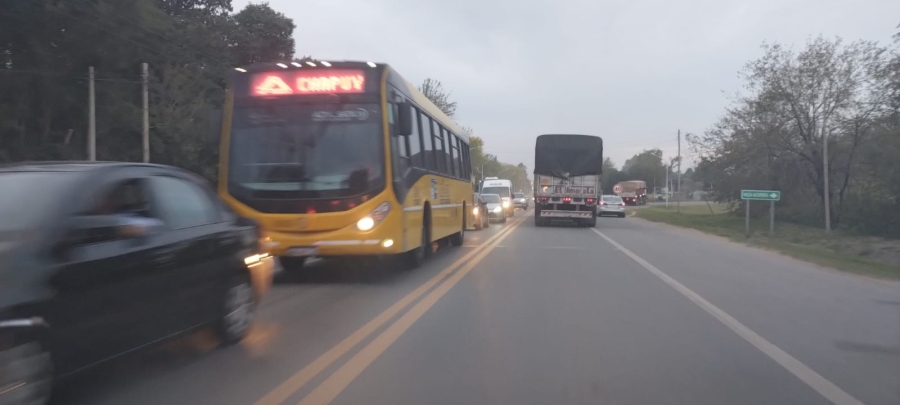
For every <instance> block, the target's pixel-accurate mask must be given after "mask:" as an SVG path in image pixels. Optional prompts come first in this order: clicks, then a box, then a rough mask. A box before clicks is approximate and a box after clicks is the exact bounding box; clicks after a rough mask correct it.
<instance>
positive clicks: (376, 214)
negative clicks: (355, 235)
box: [356, 202, 391, 231]
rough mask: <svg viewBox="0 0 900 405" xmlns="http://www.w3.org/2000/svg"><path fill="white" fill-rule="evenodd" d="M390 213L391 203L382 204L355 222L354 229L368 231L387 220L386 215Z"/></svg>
mask: <svg viewBox="0 0 900 405" xmlns="http://www.w3.org/2000/svg"><path fill="white" fill-rule="evenodd" d="M389 212H391V203H387V202H386V203H382V204H381V205H379V206H378V208H375V210H374V211H372V212H371V213H370V214H369V215H367V216H365V217H363V218H362V219H360V220H359V221H356V229H359V230H360V231H368V230H371V229H372V228H374V227H375V225H378V224H379V223H380V222H381V221H383V220H384V219H385V218H387V214H388V213H389Z"/></svg>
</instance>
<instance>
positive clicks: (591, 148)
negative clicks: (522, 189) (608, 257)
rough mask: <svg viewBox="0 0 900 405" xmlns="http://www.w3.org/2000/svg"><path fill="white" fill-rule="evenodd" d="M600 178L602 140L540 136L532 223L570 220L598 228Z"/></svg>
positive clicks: (553, 135) (547, 223)
mask: <svg viewBox="0 0 900 405" xmlns="http://www.w3.org/2000/svg"><path fill="white" fill-rule="evenodd" d="M602 174H603V139H602V138H600V137H598V136H592V135H556V134H548V135H540V136H538V137H537V142H536V143H535V149H534V203H535V210H534V222H535V225H537V226H544V225H549V224H550V221H551V220H552V219H570V220H573V221H575V222H576V223H578V224H579V225H581V226H591V227H593V226H595V225H596V224H597V204H598V203H599V201H600V195H601V193H602V190H601V177H602Z"/></svg>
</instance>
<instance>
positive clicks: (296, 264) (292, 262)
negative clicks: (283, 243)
mask: <svg viewBox="0 0 900 405" xmlns="http://www.w3.org/2000/svg"><path fill="white" fill-rule="evenodd" d="M278 263H281V268H283V269H284V270H285V271H288V272H294V271H300V270H302V269H303V265H304V264H305V263H306V258H305V257H285V256H281V257H279V258H278Z"/></svg>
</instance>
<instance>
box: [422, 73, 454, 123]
mask: <svg viewBox="0 0 900 405" xmlns="http://www.w3.org/2000/svg"><path fill="white" fill-rule="evenodd" d="M419 91H420V92H422V94H423V95H425V97H427V98H428V99H429V100H431V102H432V103H434V105H436V106H437V107H438V108H440V109H441V111H443V112H444V114H446V115H447V116H448V117H451V118H452V117H453V116H454V115H455V114H456V102H455V101H450V93H449V92H446V91H445V90H444V85H443V84H441V82H440V81H438V80H435V79H432V78H430V77H429V78H427V79H425V81H423V82H422V85H421V86H419Z"/></svg>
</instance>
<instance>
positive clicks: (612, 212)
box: [597, 195, 625, 218]
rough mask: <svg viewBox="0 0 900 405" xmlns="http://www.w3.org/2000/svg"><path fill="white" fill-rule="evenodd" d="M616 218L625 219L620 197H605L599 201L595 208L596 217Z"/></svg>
mask: <svg viewBox="0 0 900 405" xmlns="http://www.w3.org/2000/svg"><path fill="white" fill-rule="evenodd" d="M604 215H607V216H617V217H619V218H625V201H622V198H621V197H618V196H614V195H605V196H603V197H602V198H601V199H600V205H598V206H597V216H598V217H602V216H604Z"/></svg>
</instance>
